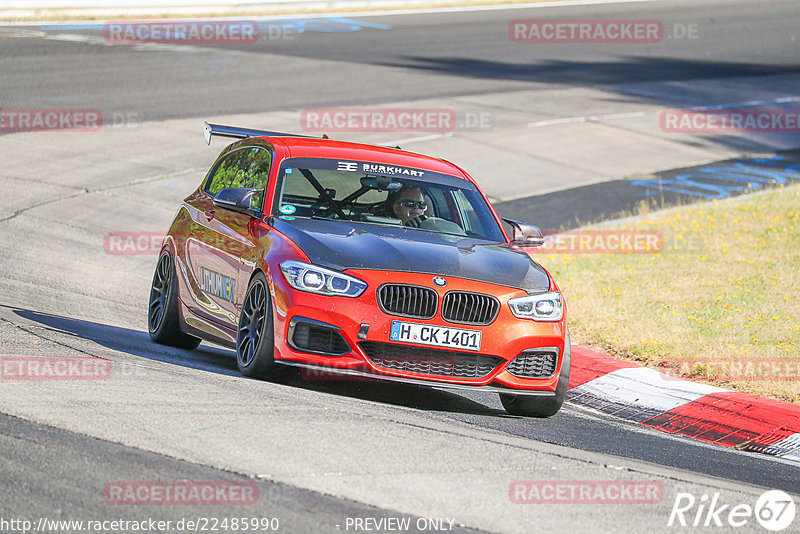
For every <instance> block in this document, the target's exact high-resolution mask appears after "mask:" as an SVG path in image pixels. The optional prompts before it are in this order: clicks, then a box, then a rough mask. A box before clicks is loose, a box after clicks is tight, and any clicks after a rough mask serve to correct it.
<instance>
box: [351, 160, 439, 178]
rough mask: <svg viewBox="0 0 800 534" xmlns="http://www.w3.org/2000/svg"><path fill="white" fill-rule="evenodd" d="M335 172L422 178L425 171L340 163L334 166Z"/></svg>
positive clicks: (360, 163)
mask: <svg viewBox="0 0 800 534" xmlns="http://www.w3.org/2000/svg"><path fill="white" fill-rule="evenodd" d="M336 170H337V171H347V172H358V171H359V170H360V171H362V172H366V173H370V174H383V175H387V176H413V177H415V178H422V176H423V175H424V174H425V171H420V170H417V169H409V168H408V167H397V166H394V165H381V164H379V163H364V162H357V161H340V162H338V165H337V166H336Z"/></svg>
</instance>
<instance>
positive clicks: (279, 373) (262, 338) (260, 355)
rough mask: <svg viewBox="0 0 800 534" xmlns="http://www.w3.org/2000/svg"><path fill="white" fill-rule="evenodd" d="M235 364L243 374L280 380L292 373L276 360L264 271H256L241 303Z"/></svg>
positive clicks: (268, 295)
mask: <svg viewBox="0 0 800 534" xmlns="http://www.w3.org/2000/svg"><path fill="white" fill-rule="evenodd" d="M236 364H237V366H238V367H239V371H240V372H241V373H242V374H243V375H244V376H249V377H253V378H265V379H270V380H279V379H284V378H286V377H288V376H289V375H290V374H291V368H289V367H288V366H285V365H281V364H279V363H276V362H275V331H274V326H273V319H272V299H271V298H270V294H269V284H268V283H267V277H266V276H264V273H262V272H260V271H259V272H257V273H256V274H255V275H254V276H253V279H252V280H250V285H249V286H248V287H247V293H246V294H245V297H244V302H243V303H242V311H241V314H240V315H239V328H238V330H237V332H236Z"/></svg>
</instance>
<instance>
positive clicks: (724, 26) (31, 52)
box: [0, 1, 800, 532]
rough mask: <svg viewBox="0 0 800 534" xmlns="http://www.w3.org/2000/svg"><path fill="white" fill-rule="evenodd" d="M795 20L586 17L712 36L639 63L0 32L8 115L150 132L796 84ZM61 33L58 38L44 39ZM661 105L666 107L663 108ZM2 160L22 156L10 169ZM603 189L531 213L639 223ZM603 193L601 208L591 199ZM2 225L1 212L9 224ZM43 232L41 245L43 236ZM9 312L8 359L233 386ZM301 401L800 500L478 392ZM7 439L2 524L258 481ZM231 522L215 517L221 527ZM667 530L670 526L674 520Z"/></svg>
mask: <svg viewBox="0 0 800 534" xmlns="http://www.w3.org/2000/svg"><path fill="white" fill-rule="evenodd" d="M797 12H798V9H797V5H796V2H794V1H791V2H782V1H775V2H770V3H769V5H768V6H765V5H764V3H761V2H704V3H702V4H700V5H698V4H697V3H696V2H653V3H646V4H618V5H603V6H587V7H583V8H581V11H580V15H581V17H585V18H590V17H603V18H624V19H632V18H647V19H660V20H663V21H664V24H665V27H666V28H673V27H674V25H675V24H701V25H702V26H703V28H704V31H705V32H706V37H707V39H704V41H703V43H704V46H702V47H698V46H696V44H694V43H691V42H689V41H680V40H670V41H668V42H664V43H656V44H653V45H648V46H643V47H641V48H637V49H636V51H635V54H634V53H632V52H631V49H630V47H620V48H615V46H616V45H611V46H608V47H602V48H600V47H583V48H580V49H573V48H570V46H566V47H565V46H564V45H561V46H543V47H537V48H535V49H532V48H530V47H525V46H520V45H515V44H513V43H509V41H508V40H507V39H498V38H497V35H498V34H499V35H504V34H505V33H506V32H507V27H508V22H509V20H513V19H527V18H537V17H539V16H541V13H542V12H541V11H536V10H514V11H481V12H474V13H441V14H424V15H397V16H378V17H367V18H364V19H359V20H361V21H368V22H369V23H370V24H371V25H373V26H377V25H381V26H386V27H390V28H391V31H389V30H382V29H379V28H377V27H370V26H369V25H361V26H360V29H359V30H358V31H349V32H341V31H336V32H331V31H311V30H309V31H306V32H305V33H302V34H299V35H296V36H295V38H294V39H291V40H270V41H265V42H260V43H258V44H257V45H254V46H248V47H247V48H242V49H241V50H238V51H235V52H233V53H231V52H230V51H228V52H226V54H222V53H219V52H217V51H215V50H210V51H208V53H206V52H197V51H195V52H191V51H187V52H186V53H180V54H178V55H176V54H175V52H174V51H170V52H168V53H167V52H160V51H158V50H153V51H151V52H149V53H148V54H140V53H137V52H135V51H132V50H129V49H128V48H126V47H112V46H102V45H98V44H96V43H92V42H85V41H80V40H78V41H74V40H73V41H70V40H69V38H68V37H64V36H66V35H70V34H73V35H90V36H91V35H94V36H96V37H97V36H99V38H100V39H102V32H98V30H96V29H91V28H90V29H86V28H79V29H70V28H60V29H52V28H35V27H30V26H26V27H24V28H23V27H15V28H0V48H1V49H2V50H3V54H2V57H0V72H2V73H3V76H2V78H0V95H2V98H3V101H2V105H3V107H17V108H23V107H34V106H52V107H80V106H87V107H92V108H100V109H103V110H105V111H115V110H117V111H121V112H134V113H137V114H138V115H139V118H140V120H143V121H149V120H164V119H175V118H190V117H198V118H205V117H206V116H209V115H219V114H225V113H243V112H256V111H262V110H263V109H264V107H265V106H268V107H269V108H270V109H272V110H280V109H298V108H303V107H310V106H315V107H324V106H340V105H365V104H376V103H381V102H391V101H398V100H404V99H409V100H410V99H419V98H430V97H448V96H455V95H463V94H481V93H484V92H493V93H497V92H503V91H514V90H519V89H521V88H526V87H551V86H554V85H555V86H563V87H575V86H595V85H605V84H615V83H623V82H625V83H628V82H648V81H682V80H697V79H716V78H726V77H734V76H761V75H764V76H766V75H774V74H782V73H791V72H796V71H797V70H798V64H799V62H798V59H797V57H798V56H797V43H796V41H795V40H794V39H795V36H796V32H797V20H798V19H797V15H798V13H797ZM548 16H549V17H552V18H558V17H561V18H567V17H574V16H575V12H574V10H570V9H568V8H563V9H553V10H551V11H550V12H549V14H548ZM27 31H39V32H42V36H41V37H39V38H25V39H19V38H15V37H13V34H14V32H27ZM53 35H57V36H60V37H58V38H57V39H52V38H50V37H52V36H53ZM231 55H232V56H233V57H231ZM189 95H190V96H189ZM642 98H645V97H642ZM654 98H655V97H654ZM658 98H659V99H663V95H661V96H659V97H658ZM6 157H13V155H12V154H4V155H3V158H4V159H5V158H6ZM595 187H596V188H597V189H589V190H587V191H582V192H580V194H578V195H570V196H568V195H569V194H568V193H558V194H554V196H550V197H547V198H540V199H538V200H537V201H538V202H541V204H539V205H536V204H533V206H534V208H538V211H539V212H540V211H541V209H547V207H551V208H553V207H554V206H558V202H564V203H567V202H571V203H573V204H574V203H575V202H581V203H585V210H586V212H587V213H592V214H594V217H593V218H603V217H604V216H608V215H611V214H614V213H616V212H617V211H622V210H625V209H628V207H629V204H628V203H626V202H629V203H635V201H636V199H628V200H626V199H624V198H623V199H620V198H619V196H618V195H615V194H614V193H613V191H614V188H613V187H611V186H608V185H602V184H601V185H598V186H595ZM603 187H606V188H607V191H608V194H605V195H603V194H599V193H598V191H600V190H602V188H603ZM674 200H675V201H676V202H678V201H680V200H681V199H680V198H676V199H674ZM513 202H515V201H512V203H511V204H508V205H507V206H505V207H504V208H501V209H507V210H508V212H509V214H511V213H512V212H515V213H519V212H521V214H522V215H526V214H529V213H530V210H532V209H534V208H532V207H531V206H532V204H531V203H530V202H519V201H516V202H517V205H513ZM520 206H522V207H520ZM559 213H563V210H559V209H557V208H556V209H553V213H552V215H551V216H550V217H551V218H550V219H547V221H546V222H540V224H541V225H542V226H543V227H544V226H547V227H556V226H559V225H561V226H569V225H570V224H572V221H570V220H568V219H563V218H562V219H559ZM107 216H109V217H110V216H111V214H110V213H109V214H107ZM5 218H6V215H5V214H3V216H2V217H0V219H5ZM0 224H7V223H6V222H0ZM6 231H7V230H3V232H6ZM40 231H41V232H42V234H44V233H45V232H47V229H46V228H44V227H43V228H41V230H40ZM34 238H36V236H34ZM8 268H9V269H10V270H14V272H23V271H24V269H25V267H24V266H20V265H18V264H17V265H14V264H8ZM148 282H149V281H148V280H144V281H142V280H138V281H137V283H144V284H147V283H148ZM63 291H64V292H65V295H64V299H63V300H64V301H65V302H68V301H69V300H70V299H69V296H68V294H67V293H69V292H73V291H74V292H80V291H85V289H84V288H74V287H69V286H66V287H64V288H63ZM2 302H3V303H4V306H3V307H2V314H0V316H2V318H3V322H2V324H0V326H2V327H3V328H4V333H5V334H6V335H7V336H8V337H5V339H6V340H7V341H4V342H2V343H3V344H4V345H5V346H2V345H0V347H2V351H0V352H2V353H3V354H6V353H12V354H13V353H14V352H13V351H15V350H16V351H19V350H20V347H21V346H22V347H23V348H24V344H23V343H27V340H28V339H33V338H34V337H41V339H43V340H56V341H57V342H58V343H59V344H63V345H64V346H65V347H78V349H79V350H80V351H81V352H84V351H85V352H87V353H88V354H95V353H96V352H97V351H98V348H99V352H103V351H108V350H110V351H116V352H120V353H123V354H124V355H127V356H128V357H130V359H132V360H136V359H142V360H148V361H151V362H157V363H168V364H171V365H172V366H175V368H176V369H180V368H183V369H185V370H187V371H191V370H200V371H203V372H204V373H206V374H204V375H203V376H208V377H215V376H216V377H228V376H231V375H235V374H236V372H235V361H234V360H233V359H232V357H231V354H230V352H229V351H225V350H221V349H216V348H213V347H207V346H205V345H203V346H201V348H200V349H198V350H197V351H196V352H193V353H187V352H184V351H179V350H172V349H163V348H161V347H155V346H153V345H152V344H150V342H149V340H148V339H147V335H146V332H143V331H142V330H141V328H140V325H139V324H127V325H126V326H115V325H117V324H120V323H123V324H125V322H126V321H125V320H124V318H125V317H127V313H122V314H120V315H117V316H114V315H112V316H111V317H109V319H108V321H107V322H106V321H99V320H95V321H92V320H86V319H80V318H78V317H81V316H82V314H81V312H80V311H79V310H72V309H64V310H63V311H62V312H61V313H45V312H42V311H41V310H39V309H37V307H36V305H35V303H34V302H32V301H31V300H30V299H27V301H26V302H23V303H19V302H16V301H15V299H14V298H13V295H10V294H6V295H5V296H4V298H3V299H2ZM133 307H134V308H135V306H133ZM142 313H144V309H143V308H142ZM23 334H24V336H25V337H23ZM17 336H19V337H17ZM95 346H96V347H98V348H93V347H95ZM245 382H247V381H245ZM290 386H291V387H290V389H291V390H292V395H294V394H297V393H300V394H302V393H303V392H304V391H306V392H308V393H309V394H314V393H320V394H323V395H324V396H325V397H326V399H328V401H329V402H333V403H334V404H337V403H346V402H349V401H351V400H352V401H367V402H368V403H369V404H371V405H373V406H374V408H375V411H376V412H377V413H380V414H384V413H387V412H389V413H391V412H392V410H393V409H395V408H400V409H410V410H404V413H408V411H410V412H411V413H412V416H411V418H412V419H416V420H417V422H418V424H419V425H436V424H440V423H444V424H448V423H451V422H456V423H458V424H462V425H465V426H466V427H474V428H477V429H484V430H489V431H491V432H493V433H497V434H499V435H503V436H512V437H518V438H522V439H524V440H525V441H526V442H528V443H529V444H531V446H532V447H534V448H536V447H537V446H539V445H537V444H541V447H545V448H546V444H553V445H559V446H564V447H567V448H569V449H571V450H575V451H584V452H585V453H601V454H604V455H610V456H612V457H618V458H619V459H620V462H621V463H623V462H625V461H628V460H636V461H642V462H645V463H646V464H648V465H653V466H657V467H658V468H659V469H662V470H663V471H664V472H666V473H667V474H668V475H667V476H674V477H676V478H681V477H687V476H689V475H696V476H698V477H714V478H715V479H721V480H724V481H729V482H732V483H734V485H736V484H738V483H741V484H742V485H743V486H742V487H751V486H757V487H762V488H779V489H784V490H786V491H793V492H797V490H798V482H797V481H798V480H800V468H798V467H797V466H795V465H792V464H788V463H783V462H780V461H776V460H774V459H770V458H765V457H761V456H758V455H754V454H749V453H742V452H738V451H732V450H724V449H720V448H716V447H711V446H708V445H705V444H702V443H699V442H695V441H692V440H688V439H684V438H680V437H673V436H668V435H665V434H661V433H656V432H653V431H649V430H644V429H639V428H637V427H635V426H633V425H630V424H627V423H623V422H619V421H614V420H611V419H609V418H606V417H600V416H597V415H595V414H592V413H589V412H586V411H584V410H581V409H579V408H576V407H572V406H569V405H566V406H565V407H564V409H563V410H562V411H561V412H560V413H559V414H558V415H557V416H556V417H554V418H552V419H550V420H547V421H530V420H525V419H520V418H515V417H508V416H506V415H505V414H504V412H503V411H502V407H501V406H500V403H499V400H497V399H496V398H495V397H494V396H487V395H483V394H479V393H469V394H467V393H458V394H456V393H452V392H446V391H439V390H431V389H422V388H417V387H412V386H404V385H397V384H384V383H354V382H351V381H342V382H332V381H324V382H311V383H309V382H303V381H300V380H296V381H294V382H293V383H292V384H291V385H290ZM199 387H202V378H201V380H200V386H199ZM264 387H267V388H268V387H269V384H264ZM0 388H2V389H3V390H5V391H4V392H3V394H2V395H0V398H2V396H4V395H11V394H13V393H12V390H11V389H9V388H8V387H7V385H0ZM265 391H266V390H265ZM9 399H10V398H9ZM0 429H2V430H0V439H1V440H2V446H0V450H1V451H2V455H3V458H4V460H5V461H4V462H3V464H2V467H1V468H0V469H1V470H0V473H2V476H0V487H2V489H3V495H4V496H10V498H5V497H4V501H3V503H2V505H0V510H2V513H3V516H20V515H23V513H24V515H30V516H32V517H33V516H37V515H45V516H48V515H49V516H56V515H58V514H59V513H61V511H62V508H70V507H72V508H74V510H76V514H74V515H73V514H71V513H70V514H68V515H71V516H72V517H77V516H80V514H85V516H87V517H88V516H103V515H104V514H107V513H108V508H107V506H106V505H105V504H104V503H103V502H102V501H100V502H98V499H97V494H98V492H99V491H101V489H102V485H103V484H104V483H105V482H107V481H109V480H149V479H153V478H158V479H174V480H178V479H181V480H182V479H186V480H254V479H250V478H243V477H242V476H241V475H240V474H236V473H232V472H228V471H225V470H220V469H215V468H212V467H206V466H204V465H199V463H190V462H184V461H181V460H176V459H175V458H172V457H169V456H165V455H159V454H155V453H151V452H146V451H143V450H140V449H138V448H133V447H127V446H123V445H119V444H115V443H111V442H110V441H106V440H99V439H95V438H91V437H88V436H86V435H83V434H81V433H73V432H69V431H65V430H60V429H57V428H53V427H49V426H43V425H40V424H38V423H35V422H30V421H25V420H23V419H18V418H15V417H9V416H6V415H4V416H2V417H0ZM454 439H456V438H454ZM576 454H578V453H576ZM581 454H582V453H581ZM670 473H675V474H674V475H670ZM678 473H680V474H678ZM686 473H689V475H687V474H686ZM699 479H700V480H704V481H705V480H708V479H707V478H699ZM255 480H256V481H257V483H258V484H259V485H260V486H259V487H260V489H261V491H262V494H263V495H269V496H270V498H269V500H267V501H265V502H266V504H265V505H264V506H266V507H267V508H266V509H259V510H257V512H258V513H259V514H262V515H264V514H272V515H280V517H281V518H282V521H283V523H284V525H285V526H284V528H283V529H282V530H284V531H289V532H311V531H330V530H331V527H332V526H333V525H339V524H342V521H344V519H345V518H346V517H353V516H367V515H369V516H372V517H381V516H389V515H391V516H399V515H402V514H398V513H397V512H393V511H391V510H392V509H391V507H390V506H387V507H386V509H383V510H381V509H379V508H375V507H370V506H367V505H364V504H360V503H358V502H351V501H348V500H346V499H341V498H336V497H331V496H326V495H323V494H321V493H319V492H315V491H310V490H305V489H301V488H298V487H293V486H290V485H281V484H275V483H272V482H265V481H263V480H260V479H255ZM309 511H311V513H309ZM227 512H228V511H227V510H214V514H222V513H227ZM250 512H251V510H248V513H250ZM252 512H255V511H252ZM121 513H122V515H123V516H124V515H125V514H128V515H130V516H131V517H135V518H137V519H141V518H142V516H143V513H142V510H141V509H128V510H127V511H125V512H121ZM158 515H159V518H161V519H169V518H171V517H175V518H178V517H182V516H183V515H185V509H177V510H172V509H164V508H161V509H160V510H159V511H158ZM251 515H252V514H251ZM660 519H663V520H664V521H662V523H661V524H662V525H663V524H665V521H666V518H665V517H661V518H660ZM653 530H656V531H657V530H659V528H658V527H657V526H656V527H654V528H653Z"/></svg>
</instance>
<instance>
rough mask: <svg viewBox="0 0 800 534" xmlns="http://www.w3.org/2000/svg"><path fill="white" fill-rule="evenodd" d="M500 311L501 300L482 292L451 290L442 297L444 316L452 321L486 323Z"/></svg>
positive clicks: (446, 319)
mask: <svg viewBox="0 0 800 534" xmlns="http://www.w3.org/2000/svg"><path fill="white" fill-rule="evenodd" d="M499 311H500V301H499V300H497V299H496V298H494V297H491V296H489V295H482V294H480V293H468V292H466V291H450V292H448V293H447V294H446V295H445V296H444V298H443V299H442V318H443V319H444V320H445V321H450V322H451V323H461V324H475V325H486V324H490V323H491V322H492V321H494V320H495V318H496V317H497V313H498V312H499Z"/></svg>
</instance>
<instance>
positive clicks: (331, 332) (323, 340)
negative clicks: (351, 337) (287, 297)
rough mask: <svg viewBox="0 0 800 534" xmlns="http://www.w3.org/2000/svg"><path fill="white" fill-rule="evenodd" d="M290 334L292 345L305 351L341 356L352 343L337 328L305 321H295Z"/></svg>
mask: <svg viewBox="0 0 800 534" xmlns="http://www.w3.org/2000/svg"><path fill="white" fill-rule="evenodd" d="M290 329H291V330H292V331H291V332H290V335H289V339H290V341H291V345H292V347H294V348H295V349H297V350H301V351H303V352H314V353H319V354H327V355H331V356H341V355H342V354H347V353H348V352H350V350H351V349H350V345H348V344H347V341H345V339H344V338H343V337H342V334H341V333H339V331H338V330H336V329H335V328H330V327H327V326H323V325H320V324H315V323H309V322H305V321H297V322H293V324H292V326H291V327H290Z"/></svg>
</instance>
